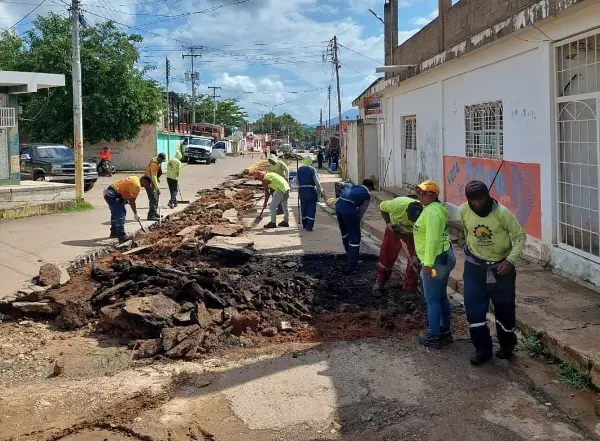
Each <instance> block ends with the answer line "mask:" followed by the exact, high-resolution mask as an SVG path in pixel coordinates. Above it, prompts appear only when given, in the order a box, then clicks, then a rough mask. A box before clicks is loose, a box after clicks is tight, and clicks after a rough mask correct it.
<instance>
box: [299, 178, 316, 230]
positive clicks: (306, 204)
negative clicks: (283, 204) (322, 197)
mask: <svg viewBox="0 0 600 441" xmlns="http://www.w3.org/2000/svg"><path fill="white" fill-rule="evenodd" d="M298 192H299V195H300V217H301V218H302V228H304V229H305V230H307V231H312V230H313V228H314V227H315V217H316V216H317V200H318V195H317V189H316V187H315V186H311V185H301V186H300V188H299V189H298Z"/></svg>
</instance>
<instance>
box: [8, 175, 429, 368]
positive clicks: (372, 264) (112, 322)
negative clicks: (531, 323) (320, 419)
mask: <svg viewBox="0 0 600 441" xmlns="http://www.w3.org/2000/svg"><path fill="white" fill-rule="evenodd" d="M199 197H200V198H199V199H198V200H197V201H195V202H193V203H192V204H190V205H189V206H188V207H187V208H186V209H185V210H184V211H182V212H180V213H177V214H174V215H171V216H169V217H168V218H167V219H166V220H165V221H164V222H163V224H162V226H161V227H159V228H158V227H157V228H154V229H153V230H152V231H150V232H149V233H148V234H143V235H139V236H138V237H137V238H136V244H135V245H132V246H134V248H131V249H122V250H120V251H116V252H114V253H112V254H110V255H109V256H107V257H105V258H104V259H102V260H101V261H99V262H97V263H96V264H95V265H93V266H88V267H86V268H83V269H80V270H77V271H75V272H73V273H72V274H71V280H70V282H68V283H66V284H65V285H63V286H60V287H57V288H52V289H50V290H49V291H47V292H44V293H39V296H38V298H36V299H33V298H29V299H28V300H29V301H26V302H24V301H22V299H19V301H17V302H15V303H13V305H12V308H13V310H12V312H13V315H15V316H30V317H34V318H35V317H41V316H44V317H46V318H48V317H54V318H55V319H56V323H57V324H58V325H59V326H61V327H62V328H65V329H75V328H80V327H84V326H92V327H93V328H94V329H95V330H97V331H101V332H104V333H109V334H114V335H117V336H119V337H120V338H121V339H124V340H125V342H126V343H128V344H129V345H130V347H131V348H132V349H134V350H135V356H136V358H147V357H154V356H166V357H169V358H184V359H193V358H196V357H199V356H201V355H203V354H206V353H209V352H212V351H215V350H216V349H218V348H220V347H232V346H233V347H235V346H246V345H252V344H255V343H260V342H261V341H264V340H266V339H270V338H273V337H277V338H279V339H283V340H285V339H292V340H293V339H294V338H296V339H302V336H305V337H306V336H307V335H310V336H311V337H310V338H315V339H317V338H327V337H329V338H349V339H350V338H362V337H370V336H380V335H381V333H382V332H383V333H386V332H387V333H389V332H394V331H395V332H402V331H403V330H412V329H415V328H419V327H421V326H422V324H423V321H424V318H423V306H422V303H421V300H420V299H419V298H418V297H417V296H413V295H409V294H406V293H402V292H401V291H400V290H399V289H398V288H397V287H396V288H392V289H391V291H390V292H388V294H387V295H382V294H379V293H378V294H373V293H372V291H371V286H372V283H373V278H374V275H375V271H376V260H377V259H376V257H375V256H372V255H365V256H363V259H362V262H361V263H360V264H359V266H358V267H356V268H348V267H347V265H346V263H345V258H344V256H341V255H335V254H297V255H285V256H277V257H275V256H267V255H260V254H257V252H256V250H255V248H254V246H253V242H252V240H251V238H248V237H243V236H242V234H243V232H244V231H245V230H246V229H247V226H246V225H245V224H244V223H243V221H242V217H243V216H244V215H250V214H252V215H254V214H255V213H256V208H255V206H256V203H257V202H258V200H259V199H260V197H261V193H260V183H259V182H253V181H248V180H247V179H244V178H240V179H233V180H230V181H228V182H226V183H225V184H223V185H222V186H221V187H219V188H216V189H211V190H203V191H201V192H199ZM373 324H374V325H373Z"/></svg>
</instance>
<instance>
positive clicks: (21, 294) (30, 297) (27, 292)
mask: <svg viewBox="0 0 600 441" xmlns="http://www.w3.org/2000/svg"><path fill="white" fill-rule="evenodd" d="M44 292H45V291H44ZM16 297H17V300H18V301H19V302H39V301H40V300H42V294H41V293H39V292H36V291H34V290H32V289H30V288H23V289H20V290H18V291H17V296H16Z"/></svg>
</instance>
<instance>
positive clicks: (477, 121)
mask: <svg viewBox="0 0 600 441" xmlns="http://www.w3.org/2000/svg"><path fill="white" fill-rule="evenodd" d="M503 131H504V123H503V118H502V101H491V102H488V103H482V104H475V105H472V106H465V156H467V157H473V158H487V159H503V157H504V133H503Z"/></svg>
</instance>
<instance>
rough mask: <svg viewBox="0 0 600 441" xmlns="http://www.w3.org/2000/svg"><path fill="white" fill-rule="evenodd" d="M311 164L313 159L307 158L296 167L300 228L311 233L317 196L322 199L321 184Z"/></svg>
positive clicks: (315, 213)
mask: <svg viewBox="0 0 600 441" xmlns="http://www.w3.org/2000/svg"><path fill="white" fill-rule="evenodd" d="M313 162H314V158H313V157H312V156H307V157H305V158H304V159H303V160H302V165H301V166H300V167H298V194H299V198H300V213H299V214H300V217H301V219H302V228H304V229H305V230H307V231H312V230H313V228H314V226H315V217H316V215H317V201H318V200H319V195H321V197H324V193H323V187H321V182H320V181H319V174H318V173H317V170H315V168H314V167H313V166H312V165H313Z"/></svg>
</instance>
